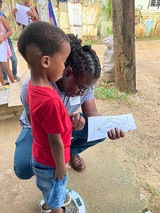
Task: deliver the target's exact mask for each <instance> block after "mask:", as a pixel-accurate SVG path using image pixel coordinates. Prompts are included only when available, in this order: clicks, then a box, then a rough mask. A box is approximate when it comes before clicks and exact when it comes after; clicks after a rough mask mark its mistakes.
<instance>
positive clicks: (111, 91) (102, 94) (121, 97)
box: [94, 82, 132, 106]
mask: <svg viewBox="0 0 160 213" xmlns="http://www.w3.org/2000/svg"><path fill="white" fill-rule="evenodd" d="M94 94H95V97H96V98H99V99H104V100H105V99H107V100H112V101H114V100H115V101H123V102H126V104H127V105H129V106H132V102H131V101H129V95H130V93H124V92H121V91H120V90H119V89H116V88H109V87H108V84H107V82H106V83H105V84H104V85H103V86H100V87H97V88H95V90H94Z"/></svg>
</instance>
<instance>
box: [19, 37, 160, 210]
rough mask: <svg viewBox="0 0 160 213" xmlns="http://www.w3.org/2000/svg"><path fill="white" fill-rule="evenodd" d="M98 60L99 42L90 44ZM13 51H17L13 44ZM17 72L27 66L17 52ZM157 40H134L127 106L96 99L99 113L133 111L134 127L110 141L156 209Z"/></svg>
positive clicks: (159, 152) (159, 157) (159, 180)
mask: <svg viewBox="0 0 160 213" xmlns="http://www.w3.org/2000/svg"><path fill="white" fill-rule="evenodd" d="M93 48H94V49H95V51H96V52H97V54H98V56H99V58H100V61H101V63H102V58H103V49H104V46H103V45H93ZM15 50H16V52H17V48H16V44H15ZM17 57H18V75H19V76H21V75H22V74H23V72H24V70H26V69H27V65H26V63H25V62H24V60H23V59H22V58H21V56H20V54H19V53H18V52H17ZM159 65H160V40H154V41H136V84H137V85H136V88H137V93H136V94H135V95H130V97H129V100H130V101H131V106H129V105H128V104H127V103H126V102H124V101H115V102H114V103H113V102H111V101H110V100H100V99H96V104H97V108H98V111H99V112H100V113H102V115H105V116H107V115H120V114H125V113H133V117H134V119H135V123H136V126H137V129H136V130H134V131H131V132H127V133H126V135H125V140H116V141H110V142H109V143H108V146H109V147H110V148H112V149H113V151H114V153H115V154H116V156H117V157H118V159H119V160H120V161H121V162H122V163H123V165H124V167H125V168H126V170H127V171H128V172H129V173H130V174H131V175H132V176H133V178H134V179H135V180H136V182H137V184H138V185H139V187H140V189H141V191H142V193H143V194H144V195H145V197H147V198H148V200H149V207H148V209H149V210H151V211H152V212H153V213H159V212H160V196H159V195H160V68H159Z"/></svg>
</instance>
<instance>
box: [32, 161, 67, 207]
mask: <svg viewBox="0 0 160 213" xmlns="http://www.w3.org/2000/svg"><path fill="white" fill-rule="evenodd" d="M31 166H32V169H33V172H34V173H35V176H36V184H37V187H38V188H39V189H40V190H41V191H42V192H43V193H44V199H45V202H46V204H47V206H48V207H49V208H51V209H59V208H61V207H62V206H63V204H64V199H65V196H66V184H67V180H68V173H67V176H64V178H63V180H59V181H58V180H57V179H54V174H55V168H53V167H49V166H44V165H42V164H40V163H38V162H36V161H35V160H34V159H33V157H32V160H31Z"/></svg>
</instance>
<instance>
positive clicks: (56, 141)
mask: <svg viewBox="0 0 160 213" xmlns="http://www.w3.org/2000/svg"><path fill="white" fill-rule="evenodd" d="M48 139H49V144H50V148H51V152H52V156H53V159H54V161H55V164H56V170H55V177H54V178H55V179H56V178H57V179H58V180H62V179H63V177H64V176H66V175H67V170H68V169H69V168H70V166H68V165H66V163H65V160H64V145H63V142H62V139H61V135H60V134H54V135H53V134H48Z"/></svg>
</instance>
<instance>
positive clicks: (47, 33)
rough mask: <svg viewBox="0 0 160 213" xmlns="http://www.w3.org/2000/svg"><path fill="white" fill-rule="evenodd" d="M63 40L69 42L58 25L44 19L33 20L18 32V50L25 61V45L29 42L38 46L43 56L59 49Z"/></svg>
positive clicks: (51, 54)
mask: <svg viewBox="0 0 160 213" xmlns="http://www.w3.org/2000/svg"><path fill="white" fill-rule="evenodd" d="M64 41H66V42H69V39H68V37H67V35H66V34H65V33H64V32H63V30H61V29H60V28H59V27H56V26H54V25H52V24H50V23H47V22H44V21H34V22H32V23H30V24H29V25H28V26H27V27H25V29H24V30H23V31H22V33H21V34H20V36H19V39H18V50H19V52H20V53H21V55H22V56H23V57H24V59H25V60H26V61H27V57H26V55H27V54H26V47H27V46H28V45H31V44H33V45H35V46H36V47H38V48H39V50H40V51H41V53H42V55H43V56H44V55H47V56H53V55H54V54H55V53H57V52H59V51H60V50H61V45H62V43H63V42H64ZM27 62H28V61H27Z"/></svg>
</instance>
